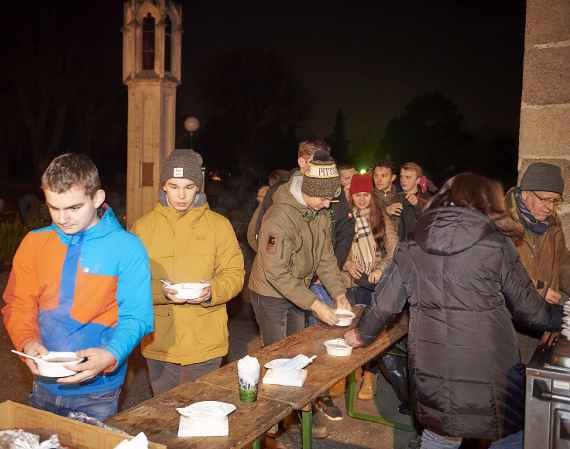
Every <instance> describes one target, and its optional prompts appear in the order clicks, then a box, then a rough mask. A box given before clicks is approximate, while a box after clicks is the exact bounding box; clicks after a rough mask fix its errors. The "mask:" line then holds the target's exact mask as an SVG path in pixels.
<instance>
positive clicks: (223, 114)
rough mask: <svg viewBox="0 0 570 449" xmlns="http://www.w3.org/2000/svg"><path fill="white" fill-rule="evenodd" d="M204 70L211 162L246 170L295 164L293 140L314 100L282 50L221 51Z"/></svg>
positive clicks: (203, 138)
mask: <svg viewBox="0 0 570 449" xmlns="http://www.w3.org/2000/svg"><path fill="white" fill-rule="evenodd" d="M201 75H202V76H201V79H200V80H199V82H198V91H199V95H200V96H201V97H202V102H203V103H204V104H205V105H206V108H207V110H206V114H205V115H206V118H205V120H203V122H205V125H204V128H203V129H202V130H201V131H200V143H201V147H200V148H201V149H202V150H203V151H204V152H205V154H207V158H208V161H209V162H210V164H211V165H214V166H220V167H232V168H234V169H235V168H236V167H239V168H240V169H243V170H247V169H248V168H251V167H252V166H258V167H259V166H265V168H275V167H289V166H292V165H293V164H294V160H295V156H294V155H295V148H296V142H295V143H294V146H293V147H291V143H292V140H293V138H295V137H296V129H297V128H298V127H299V126H300V124H301V123H302V122H303V121H304V120H305V119H306V117H307V115H308V109H309V100H308V97H307V94H306V92H305V90H304V89H303V87H302V86H301V84H300V83H299V82H298V80H297V79H296V78H295V76H294V75H293V73H292V72H291V70H290V69H289V66H288V65H287V63H286V62H285V61H284V60H283V58H282V57H281V56H280V55H279V54H278V53H277V52H275V51H273V50H267V49H239V50H229V51H221V52H219V53H218V54H217V55H216V56H215V57H214V58H213V59H212V60H211V61H210V62H209V64H208V65H207V66H206V67H204V68H203V70H202V73H201ZM198 76H200V74H199V75H198Z"/></svg>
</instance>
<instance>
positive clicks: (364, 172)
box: [358, 168, 368, 175]
mask: <svg viewBox="0 0 570 449" xmlns="http://www.w3.org/2000/svg"><path fill="white" fill-rule="evenodd" d="M367 171H368V170H366V169H365V168H361V169H360V170H358V173H360V174H361V175H365V174H366V172H367Z"/></svg>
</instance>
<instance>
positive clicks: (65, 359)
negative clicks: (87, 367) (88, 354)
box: [36, 351, 81, 377]
mask: <svg viewBox="0 0 570 449" xmlns="http://www.w3.org/2000/svg"><path fill="white" fill-rule="evenodd" d="M79 363H81V359H80V358H78V357H77V355H76V354H75V352H55V351H50V352H48V353H47V354H46V355H44V356H42V357H41V359H40V360H38V361H36V365H37V366H38V370H39V372H40V375H41V376H44V377H67V376H73V375H74V374H77V373H76V372H75V371H72V370H70V369H68V368H66V367H65V365H69V366H73V365H77V364H79Z"/></svg>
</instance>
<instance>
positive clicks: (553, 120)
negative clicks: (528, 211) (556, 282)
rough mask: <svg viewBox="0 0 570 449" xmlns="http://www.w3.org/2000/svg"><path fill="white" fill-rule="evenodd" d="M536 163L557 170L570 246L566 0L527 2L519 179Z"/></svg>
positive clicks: (569, 9)
mask: <svg viewBox="0 0 570 449" xmlns="http://www.w3.org/2000/svg"><path fill="white" fill-rule="evenodd" d="M536 161H543V162H550V163H554V164H557V165H559V166H560V167H561V168H562V173H563V176H564V180H565V184H566V191H565V192H564V203H563V205H562V207H561V208H560V210H559V215H560V218H561V220H562V223H563V226H564V233H565V235H566V243H567V244H568V245H570V0H527V5H526V30H525V53H524V70H523V92H522V101H521V120H520V134H519V178H520V175H521V174H522V173H524V170H525V169H526V167H527V166H528V164H530V163H532V162H536ZM569 247H570V246H569Z"/></svg>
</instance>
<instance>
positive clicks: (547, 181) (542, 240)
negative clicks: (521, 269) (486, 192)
mask: <svg viewBox="0 0 570 449" xmlns="http://www.w3.org/2000/svg"><path fill="white" fill-rule="evenodd" d="M563 193H564V179H563V178H562V171H561V170H560V167H558V166H556V165H553V164H548V163H545V162H535V163H532V164H530V165H529V166H528V168H527V169H526V171H525V173H524V174H523V176H522V178H521V180H520V183H519V186H518V187H514V188H512V189H511V190H509V192H507V195H506V200H507V206H508V208H509V211H510V214H511V217H512V218H513V219H514V220H515V222H516V223H517V225H518V226H520V227H521V229H522V230H523V231H524V234H523V237H522V238H518V239H514V244H515V246H516V248H517V251H518V253H519V255H520V258H521V261H522V263H523V265H524V266H525V268H526V270H527V271H528V274H529V276H530V277H531V279H532V281H533V283H534V285H535V287H536V289H537V290H538V292H539V293H540V294H541V295H542V297H543V298H544V300H545V301H547V302H549V303H551V304H563V303H564V302H566V301H567V300H568V293H570V252H569V251H568V249H567V247H566V240H565V238H564V233H563V231H562V226H561V223H560V219H559V218H558V216H557V213H556V211H557V209H558V207H559V205H560V204H561V202H562V195H563ZM518 330H519V344H520V349H521V359H522V361H523V363H528V361H529V360H530V357H531V356H532V354H533V352H534V350H535V349H536V346H537V344H538V343H539V338H540V335H535V334H532V333H531V332H529V331H528V330H527V329H518ZM549 337H550V335H548V334H546V335H544V336H543V342H544V343H546V342H547V341H548V340H549Z"/></svg>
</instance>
